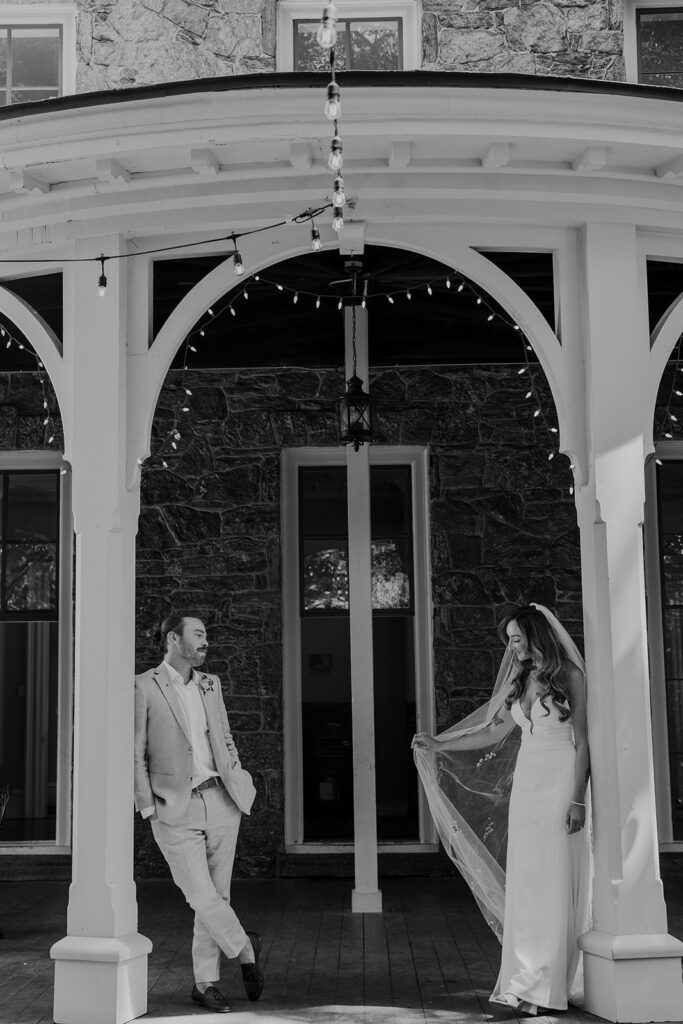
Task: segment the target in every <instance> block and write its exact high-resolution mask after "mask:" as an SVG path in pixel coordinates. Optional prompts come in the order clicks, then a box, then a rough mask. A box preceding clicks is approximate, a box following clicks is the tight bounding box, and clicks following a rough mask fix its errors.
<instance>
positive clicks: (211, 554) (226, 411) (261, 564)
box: [0, 365, 581, 876]
mask: <svg viewBox="0 0 683 1024" xmlns="http://www.w3.org/2000/svg"><path fill="white" fill-rule="evenodd" d="M517 369H518V367H516V366H515V365H505V366H460V367H435V366H432V367H395V368H391V369H382V368H377V369H375V370H374V372H373V373H372V374H371V381H370V385H371V391H372V394H373V396H374V398H375V401H376V404H377V412H376V431H377V443H378V444H387V445H389V444H391V445H395V444H410V445H415V444H418V445H425V446H427V447H428V449H429V453H430V519H431V561H432V564H431V573H432V596H433V606H434V609H433V641H434V664H435V673H434V674H435V703H436V708H437V715H438V727H439V729H443V728H445V727H446V726H447V725H449V724H451V723H452V722H453V721H455V720H457V719H459V718H461V717H462V716H463V715H464V714H466V713H467V712H468V711H470V710H471V709H472V708H473V707H475V706H477V705H479V704H480V703H482V701H483V700H484V699H485V698H486V696H487V695H488V693H489V692H490V688H491V685H492V682H493V679H494V678H495V672H496V668H497V665H498V661H499V658H500V653H501V651H502V646H501V644H500V641H499V640H498V638H497V635H496V624H497V622H498V621H499V620H500V618H501V616H502V615H503V614H504V613H505V612H507V611H508V610H509V609H510V608H511V607H513V606H514V605H515V604H517V603H519V602H521V601H526V600H534V599H535V600H539V601H542V602H544V603H546V604H548V605H551V606H553V607H554V608H555V609H556V610H557V612H558V614H559V615H560V617H561V618H562V620H563V621H564V622H565V623H566V624H567V626H568V628H569V629H570V631H571V632H572V633H573V634H574V635H576V636H578V637H579V638H580V634H581V574H580V561H579V537H578V529H577V525H576V512H575V508H574V502H573V498H572V497H571V495H570V493H569V487H570V485H571V479H570V472H569V468H568V464H567V460H566V459H565V458H564V457H558V458H556V459H553V460H552V461H549V460H548V433H547V431H546V429H545V427H543V426H539V425H538V421H535V420H534V417H533V409H532V407H531V405H530V403H529V401H527V400H526V398H525V391H526V389H527V388H528V379H527V377H526V375H523V376H520V375H519V374H518V372H517ZM535 375H536V379H537V385H538V388H539V393H540V394H541V396H542V398H543V400H544V403H545V405H546V408H547V410H548V416H549V419H550V421H551V422H552V403H551V401H550V396H549V393H548V389H547V385H546V383H545V380H544V377H543V375H542V373H541V372H540V370H536V373H535ZM181 379H183V378H181V374H180V372H176V371H174V372H171V373H170V374H169V377H168V379H167V382H166V385H165V387H164V389H163V391H162V394H161V396H160V400H159V405H158V408H157V413H156V417H155V424H154V431H155V436H156V438H157V439H158V438H159V437H161V436H165V435H166V432H167V429H168V426H169V422H170V419H169V417H170V414H171V410H172V408H173V407H174V404H175V402H176V400H177V397H178V395H179V393H180V392H179V389H180V387H181ZM183 380H184V383H183V384H182V387H185V386H189V387H190V389H191V390H192V393H193V396H192V404H191V406H190V412H189V413H188V414H187V416H186V417H185V419H184V427H183V436H182V439H181V442H180V444H179V447H178V450H177V452H175V453H173V455H172V457H168V458H167V461H168V469H164V468H163V466H162V465H161V463H160V461H159V459H158V458H156V459H152V460H150V461H149V462H148V463H146V465H145V467H144V470H143V474H142V512H141V516H140V527H139V534H138V543H137V559H138V561H137V601H136V609H137V649H136V665H137V670H138V671H142V670H143V669H145V668H148V667H150V666H151V665H152V664H154V663H155V661H156V660H158V659H159V658H160V655H159V652H158V651H156V650H155V649H154V647H153V645H152V643H151V641H150V640H149V639H148V637H147V636H146V631H147V630H148V629H149V627H150V626H151V625H153V624H154V623H155V622H157V621H159V620H160V619H161V618H163V616H164V615H165V614H166V613H167V612H169V611H170V610H171V609H173V608H178V607H182V608H185V609H195V610H196V611H197V613H198V614H199V615H201V616H203V617H204V618H205V619H206V621H207V624H208V626H209V633H210V641H211V651H210V656H209V664H208V667H209V668H210V670H211V671H213V672H216V673H218V674H219V675H220V677H221V682H222V686H223V692H224V696H225V701H226V705H227V708H228V713H229V716H230V720H231V724H232V727H233V730H234V732H235V736H236V738H237V743H238V747H239V750H240V753H241V756H242V759H243V761H244V763H245V765H247V766H248V767H249V768H250V769H251V770H252V771H253V774H254V776H255V780H256V784H257V787H258V797H257V801H256V804H255V806H254V809H253V812H252V814H251V816H250V817H249V818H247V819H245V821H244V823H243V828H242V832H241V839H240V845H239V848H238V856H237V864H236V871H237V873H238V874H241V875H251V876H259V875H261V876H263V875H268V874H270V873H272V871H273V868H274V863H275V858H276V856H277V854H278V852H279V851H281V849H282V843H283V829H284V825H283V725H282V701H283V693H282V685H283V684H282V630H281V593H282V579H281V571H280V565H281V558H280V552H281V537H280V454H281V451H282V448H283V447H290V446H314V447H315V446H325V445H334V444H336V443H337V435H336V426H335V417H334V400H335V398H336V396H337V395H338V394H339V393H340V392H341V391H343V385H344V382H343V374H342V372H341V370H339V371H332V370H321V369H297V370H281V369H278V370H275V369H268V368H265V369H244V370H213V371H190V372H189V374H188V375H187V376H186V377H185V378H184V379H183ZM41 412H42V392H41V390H40V388H39V386H38V382H37V378H36V375H35V374H31V373H27V372H23V373H12V374H4V375H0V425H1V427H2V429H1V430H0V445H1V446H2V449H3V450H13V449H29V448H33V449H35V448H41V447H48V446H47V444H46V436H45V429H44V426H43V417H42V414H41ZM55 438H56V440H57V441H58V440H59V438H60V433H59V423H58V421H57V429H56V431H55ZM136 870H137V873H138V874H139V875H140V876H154V875H161V874H165V872H166V867H165V864H164V862H163V861H162V859H161V857H160V855H159V853H158V850H157V848H156V845H155V844H154V842H153V839H152V836H151V832H150V830H149V827H148V825H147V823H144V822H141V821H140V820H139V819H138V816H136Z"/></svg>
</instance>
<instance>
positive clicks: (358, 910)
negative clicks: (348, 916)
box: [351, 889, 382, 914]
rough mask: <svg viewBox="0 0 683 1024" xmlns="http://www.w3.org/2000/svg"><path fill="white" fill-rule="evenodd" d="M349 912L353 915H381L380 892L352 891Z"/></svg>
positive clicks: (378, 890)
mask: <svg viewBox="0 0 683 1024" xmlns="http://www.w3.org/2000/svg"><path fill="white" fill-rule="evenodd" d="M351 910H352V912H353V913H354V914H381V913H382V890H381V889H374V890H373V891H372V892H363V891H362V890H360V889H352V890H351Z"/></svg>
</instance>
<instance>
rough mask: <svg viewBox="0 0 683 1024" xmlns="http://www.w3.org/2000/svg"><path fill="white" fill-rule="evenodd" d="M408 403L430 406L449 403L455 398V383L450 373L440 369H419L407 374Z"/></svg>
mask: <svg viewBox="0 0 683 1024" xmlns="http://www.w3.org/2000/svg"><path fill="white" fill-rule="evenodd" d="M405 386H406V402H407V403H408V404H409V405H411V404H416V403H419V405H420V406H423V407H425V406H429V405H432V404H434V403H435V402H439V401H441V402H448V401H450V400H451V398H452V397H453V381H452V379H451V377H450V375H449V374H448V373H442V372H440V371H439V370H438V369H434V370H432V369H419V370H413V371H412V372H410V373H406V374H405Z"/></svg>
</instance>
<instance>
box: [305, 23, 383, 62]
mask: <svg viewBox="0 0 683 1024" xmlns="http://www.w3.org/2000/svg"><path fill="white" fill-rule="evenodd" d="M319 25H320V20H319V19H318V21H295V22H294V70H295V71H324V70H325V68H327V67H328V65H329V59H328V55H327V51H326V50H323V49H322V48H321V47H320V46H319V45H318V41H317V39H316V33H317V31H318V26H319ZM402 32H403V21H402V19H401V18H376V19H370V18H354V19H353V20H351V19H349V20H348V21H341V20H340V21H339V22H337V43H336V45H335V49H334V57H335V67H336V68H337V70H338V71H399V70H400V69H401V67H402V42H401V35H402Z"/></svg>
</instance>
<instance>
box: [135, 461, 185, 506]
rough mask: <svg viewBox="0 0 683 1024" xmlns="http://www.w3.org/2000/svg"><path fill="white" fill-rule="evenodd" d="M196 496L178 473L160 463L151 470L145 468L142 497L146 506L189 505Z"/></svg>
mask: <svg viewBox="0 0 683 1024" xmlns="http://www.w3.org/2000/svg"><path fill="white" fill-rule="evenodd" d="M193 496H194V488H193V487H191V486H190V484H189V483H188V482H187V481H186V480H185V479H184V478H183V477H182V476H179V475H178V474H177V473H173V472H171V471H170V470H166V469H164V468H163V467H162V466H161V465H159V464H158V463H152V464H151V465H150V466H149V468H148V466H147V465H145V466H143V470H142V479H141V487H140V497H141V501H142V504H143V505H145V506H148V507H149V506H151V505H165V504H166V503H168V502H187V503H189V502H190V501H191V500H192V498H193Z"/></svg>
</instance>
